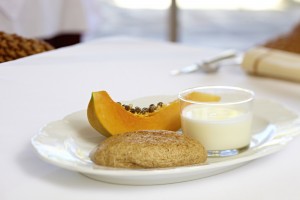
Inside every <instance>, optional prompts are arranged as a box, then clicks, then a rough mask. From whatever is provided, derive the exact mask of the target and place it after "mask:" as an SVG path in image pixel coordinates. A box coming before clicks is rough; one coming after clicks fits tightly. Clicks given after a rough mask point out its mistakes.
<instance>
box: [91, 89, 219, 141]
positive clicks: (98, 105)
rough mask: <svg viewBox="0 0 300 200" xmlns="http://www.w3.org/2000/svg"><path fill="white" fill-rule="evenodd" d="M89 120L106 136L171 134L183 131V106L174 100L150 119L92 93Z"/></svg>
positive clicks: (210, 98) (200, 97)
mask: <svg viewBox="0 0 300 200" xmlns="http://www.w3.org/2000/svg"><path fill="white" fill-rule="evenodd" d="M189 98H190V99H191V100H198V101H199V100H202V101H218V100H219V98H218V97H217V96H214V95H209V94H205V95H200V94H192V95H191V97H189ZM87 117H88V121H89V123H90V124H91V126H92V127H93V128H94V129H96V130H97V131H98V132H99V133H101V134H102V135H104V136H107V137H109V136H111V135H116V134H120V133H124V132H129V131H137V130H171V131H177V130H178V129H180V127H181V122H180V102H179V100H175V101H173V102H170V103H168V104H167V105H165V106H162V107H161V108H160V109H158V110H157V111H155V112H153V113H149V114H147V115H142V114H134V113H131V112H129V111H127V110H125V109H124V107H122V105H121V104H119V103H117V102H115V101H114V100H112V98H111V97H110V96H109V94H108V93H107V92H106V91H99V92H93V93H92V97H91V99H90V102H89V105H88V109H87Z"/></svg>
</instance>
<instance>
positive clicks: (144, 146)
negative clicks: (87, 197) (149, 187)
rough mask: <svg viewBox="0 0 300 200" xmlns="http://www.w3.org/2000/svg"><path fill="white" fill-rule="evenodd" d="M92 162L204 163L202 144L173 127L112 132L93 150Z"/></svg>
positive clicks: (128, 165) (141, 164) (134, 164)
mask: <svg viewBox="0 0 300 200" xmlns="http://www.w3.org/2000/svg"><path fill="white" fill-rule="evenodd" d="M91 159H92V161H93V162H94V163H96V164H98V165H103V166H109V167H118V168H165V167H176V166H185V165H193V164H200V163H204V162H205V161H206V159H207V153H206V150H205V148H204V147H203V146H202V145H201V144H200V143H199V142H198V141H196V140H194V139H192V138H190V137H188V136H186V135H182V134H178V133H176V132H173V131H165V130H144V131H135V132H128V133H123V134H118V135H114V136H111V137H109V138H107V139H106V140H104V141H103V142H102V143H101V144H100V145H99V146H98V147H97V148H96V149H95V150H94V151H93V152H92V153H91Z"/></svg>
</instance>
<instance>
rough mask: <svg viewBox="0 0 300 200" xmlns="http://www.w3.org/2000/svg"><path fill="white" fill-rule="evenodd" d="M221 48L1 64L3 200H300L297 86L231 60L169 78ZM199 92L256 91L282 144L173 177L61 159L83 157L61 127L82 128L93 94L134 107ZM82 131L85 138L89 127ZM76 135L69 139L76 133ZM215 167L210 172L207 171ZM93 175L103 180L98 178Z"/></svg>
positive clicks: (91, 45) (71, 54) (109, 44)
mask: <svg viewBox="0 0 300 200" xmlns="http://www.w3.org/2000/svg"><path fill="white" fill-rule="evenodd" d="M222 50H224V49H213V48H208V47H201V46H188V45H184V44H179V43H171V42H166V41H157V40H151V39H145V38H132V37H125V36H115V37H103V38H99V39H95V40H91V41H87V42H84V43H81V44H77V45H73V46H69V47H64V48H59V49H56V50H52V51H48V52H45V53H40V54H36V55H33V56H29V57H25V58H21V59H18V60H15V61H10V62H6V63H2V64H0V91H1V98H0V124H1V125H0V149H1V151H0V155H1V157H0V159H1V165H0V169H1V170H0V174H1V180H0V184H1V189H0V199H1V200H13V199H31V200H34V199H39V200H40V199H43V200H52V199H70V200H77V199H78V200H79V199H89V200H93V199H95V200H96V199H97V200H98V199H107V200H109V199H118V200H119V199H123V200H125V199H130V200H133V199H139V200H141V199H143V200H146V199H169V200H173V199H174V200H175V199H205V200H220V199H221V200H240V199H245V200H250V199H251V200H253V199H272V200H282V199H289V200H299V199H300V189H299V186H300V156H299V155H300V138H299V137H297V136H298V135H300V131H299V130H300V129H299V128H300V123H299V117H298V116H299V114H300V84H299V83H297V82H292V81H287V80H280V79H276V78H270V77H263V76H254V75H250V74H248V73H246V72H245V71H244V70H243V69H242V68H241V67H240V65H239V64H238V63H235V62H232V63H231V62H227V63H225V64H224V65H222V66H221V67H220V69H219V70H218V71H217V72H214V73H203V72H201V71H197V72H194V73H188V74H182V75H177V76H174V75H171V74H170V71H171V70H173V69H178V68H181V67H184V66H188V65H190V64H193V63H197V62H201V61H202V60H203V59H206V58H208V57H211V56H213V55H216V54H218V53H219V52H220V51H222ZM299 76H300V74H299ZM198 86H230V87H239V88H245V89H248V90H252V91H253V92H255V100H256V99H257V100H259V101H261V102H264V104H263V105H262V106H260V107H259V108H257V112H258V113H260V114H261V115H262V116H268V117H270V118H272V119H273V117H274V116H275V115H276V116H275V117H274V118H276V120H279V121H272V119H271V120H269V121H263V123H265V126H268V127H269V125H270V126H272V123H274V124H275V125H274V124H273V125H274V127H275V128H274V127H273V126H272V127H273V128H274V129H272V131H271V132H272V134H275V135H276V133H277V132H278V130H277V129H276V126H277V125H278V124H277V122H281V121H280V120H281V119H285V120H286V121H285V122H286V123H285V127H284V128H283V130H281V131H282V132H280V134H282V135H284V136H283V137H281V139H278V138H277V140H276V138H275V140H272V138H271V139H270V138H268V139H266V140H268V142H270V141H271V143H268V145H269V146H266V148H261V149H260V148H258V149H256V150H254V151H253V152H252V154H251V155H249V154H248V155H247V156H244V157H243V155H241V156H240V157H237V158H234V157H233V158H230V159H229V160H226V159H225V160H223V161H220V162H216V163H207V164H206V165H203V166H201V165H200V166H191V167H176V168H171V169H146V170H145V169H134V170H131V169H121V170H118V169H110V168H109V169H107V170H106V169H102V168H100V169H98V168H97V167H95V166H94V165H93V164H91V163H89V167H90V168H89V169H87V170H86V171H85V170H84V167H85V166H81V165H84V164H82V163H79V164H78V163H77V164H72V162H74V160H72V158H71V157H72V156H74V155H69V154H68V155H65V156H61V155H64V153H65V152H64V151H65V150H66V148H67V149H69V150H70V151H72V152H71V153H74V152H75V153H78V152H79V153H78V154H80V149H79V150H78V149H75V150H74V149H72V145H73V143H76V141H75V139H72V138H69V139H66V138H64V139H62V138H61V137H68V136H66V135H64V134H65V133H64V130H66V129H61V127H62V126H67V125H68V123H71V122H70V121H68V119H69V120H75V121H73V122H72V123H75V125H76V123H77V121H76V119H74V118H76V117H77V115H76V113H77V114H78V112H79V114H80V120H86V114H85V113H86V110H87V106H88V103H89V101H90V99H91V94H92V92H96V91H103V90H104V91H107V92H108V93H109V95H110V96H111V97H112V99H113V100H114V101H131V100H134V99H139V98H142V97H151V96H152V97H153V96H160V95H174V96H176V95H177V94H178V93H179V92H180V91H183V90H185V89H187V88H193V87H198ZM277 108H278V109H277ZM74 113H75V116H73V115H74ZM79 114H78V115H79ZM70 115H71V117H69V118H68V116H70ZM72 116H73V118H72ZM63 119H67V120H66V121H64V120H63ZM85 122H86V121H85ZM53 123H54V124H53ZM78 123H79V122H78ZM279 124H280V125H281V123H279ZM85 126H86V127H84V128H83V129H82V130H81V131H83V134H85V133H84V131H85V130H86V131H87V132H89V131H90V130H91V129H92V128H91V127H89V124H88V123H86V124H85ZM45 127H46V128H45ZM74 127H75V128H74ZM74 127H73V128H72V129H71V128H70V129H68V130H66V132H68V134H69V132H74V131H75V132H76V131H77V130H76V126H74ZM287 127H288V128H287ZM55 128H58V129H59V130H60V131H57V132H55V131H53V129H55ZM52 133H53V135H51V134H52ZM88 134H89V133H87V135H88ZM93 134H94V132H93ZM97 134H99V133H97ZM285 134H286V135H285ZM62 135H63V136H62ZM100 135H101V134H99V136H100ZM272 136H273V135H272ZM49 137H50V138H49ZM77 137H79V136H77ZM282 138H283V139H282ZM90 139H91V138H90ZM58 140H62V141H58ZM57 142H61V143H60V144H59V145H58V143H57ZM272 142H274V143H272ZM45 143H47V144H45ZM92 144H95V143H92ZM44 145H46V147H45V146H44ZM70 145H71V147H70ZM272 145H273V146H272ZM83 146H84V145H83ZM274 146H275V147H276V149H272V148H273V147H274ZM84 147H85V146H84ZM269 148H271V150H270V149H269ZM41 149H42V150H41ZM52 151H55V152H56V153H53V152H52ZM73 151H74V152H73ZM60 153H61V154H60ZM59 156H60V157H59ZM58 157H59V158H58ZM62 158H63V159H66V161H64V160H62ZM235 159H236V160H235ZM222 163H223V164H222ZM224 163H225V164H224ZM226 163H227V164H226ZM91 166H92V168H91ZM216 166H218V168H213V170H214V169H216V170H214V171H213V172H212V173H207V174H206V171H204V172H201V170H204V169H207V170H208V169H212V168H211V167H216ZM224 166H227V167H228V168H226V170H225V169H223V170H222V168H223V167H224ZM229 166H233V167H229ZM77 167H78V168H77ZM200 172H201V173H202V174H201V175H200V174H199V173H200ZM97 173H101V176H98V177H95V176H94V177H93V174H97ZM106 173H107V174H106ZM114 175H115V176H114ZM148 175H149V176H148ZM103 177H105V178H103ZM110 178H111V179H110ZM144 178H145V180H143V179H144Z"/></svg>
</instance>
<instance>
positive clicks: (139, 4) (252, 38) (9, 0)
mask: <svg viewBox="0 0 300 200" xmlns="http://www.w3.org/2000/svg"><path fill="white" fill-rule="evenodd" d="M34 9H35V10H34ZM39 15H40V16H39ZM30 16H31V17H30ZM60 17H61V18H60ZM62 17H63V18H62ZM25 20H26V21H25ZM1 21H2V22H1ZM36 21H39V22H36ZM0 22H1V23H0V30H1V31H6V32H9V33H17V34H20V35H23V36H26V37H37V38H41V39H45V40H48V41H49V42H53V41H51V39H53V38H55V37H57V36H60V35H68V36H69V37H68V38H69V39H70V38H71V39H70V42H69V43H66V44H62V45H61V46H65V45H69V44H73V43H76V42H86V41H89V40H93V39H97V38H104V37H108V36H130V37H139V38H146V39H151V40H160V41H173V42H178V43H183V44H188V45H193V46H200V47H210V48H222V49H226V48H236V49H240V50H244V49H247V48H249V47H251V46H254V45H258V44H262V43H264V42H266V41H267V40H269V39H271V38H274V37H276V36H278V35H281V34H284V33H286V32H288V31H290V30H291V29H292V27H294V26H295V25H296V24H297V23H298V22H300V0H151V1H149V0H0ZM58 22H59V23H58ZM29 29H30V30H29ZM78 35H79V36H78ZM72 36H73V39H72ZM77 36H78V37H79V39H78V38H77ZM56 39H57V38H56ZM60 39H61V38H60ZM77 39H78V41H76V40H77ZM67 40H68V39H67V38H63V39H61V40H60V43H63V42H66V41H67ZM71 40H73V42H72V41H71ZM58 42H59V40H58Z"/></svg>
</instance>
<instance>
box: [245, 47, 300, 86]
mask: <svg viewBox="0 0 300 200" xmlns="http://www.w3.org/2000/svg"><path fill="white" fill-rule="evenodd" d="M242 67H243V69H244V70H245V71H246V72H248V73H250V74H253V75H261V76H268V77H273V78H280V79H285V80H290V81H297V82H300V54H296V53H290V52H286V51H281V50H275V49H270V48H265V47H256V48H253V49H250V50H248V51H247V52H246V53H245V55H244V58H243V62H242Z"/></svg>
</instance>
